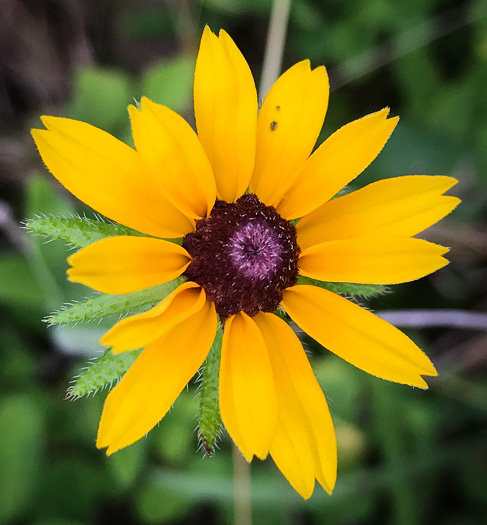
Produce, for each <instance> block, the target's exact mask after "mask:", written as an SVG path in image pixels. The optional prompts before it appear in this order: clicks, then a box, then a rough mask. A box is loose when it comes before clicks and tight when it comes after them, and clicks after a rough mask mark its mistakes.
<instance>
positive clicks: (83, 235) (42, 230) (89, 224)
mask: <svg viewBox="0 0 487 525" xmlns="http://www.w3.org/2000/svg"><path fill="white" fill-rule="evenodd" d="M25 226H26V228H28V229H29V230H30V231H32V232H34V233H37V234H39V235H42V236H44V237H49V238H51V239H59V240H62V241H65V242H67V243H68V244H70V245H72V246H76V247H77V248H83V247H85V246H88V245H89V244H92V243H94V242H96V241H99V240H101V239H104V238H105V237H114V236H116V235H142V234H140V233H138V232H136V231H135V230H131V229H130V228H126V227H125V226H122V225H120V224H115V223H111V222H103V221H99V220H93V219H86V218H75V217H73V218H62V217H37V218H35V219H30V220H27V221H26V222H25Z"/></svg>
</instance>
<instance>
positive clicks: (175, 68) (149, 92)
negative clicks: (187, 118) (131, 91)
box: [140, 56, 194, 112]
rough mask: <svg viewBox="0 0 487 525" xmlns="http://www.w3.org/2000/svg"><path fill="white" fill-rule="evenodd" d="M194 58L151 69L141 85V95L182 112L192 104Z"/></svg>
mask: <svg viewBox="0 0 487 525" xmlns="http://www.w3.org/2000/svg"><path fill="white" fill-rule="evenodd" d="M193 76H194V58H191V57H186V56H181V57H177V58H173V59H172V60H165V61H164V62H162V63H160V64H156V65H155V66H152V67H151V68H149V69H148V70H147V71H146V72H145V75H144V78H143V80H142V83H141V87H140V90H141V93H142V95H145V96H146V97H148V98H150V99H151V100H153V101H154V102H158V103H159V104H164V105H165V106H168V107H170V108H171V109H173V110H174V111H177V112H182V111H184V110H185V109H187V108H188V106H189V104H190V103H191V99H192V97H191V94H192V90H193Z"/></svg>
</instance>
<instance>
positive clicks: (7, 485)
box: [0, 394, 44, 523]
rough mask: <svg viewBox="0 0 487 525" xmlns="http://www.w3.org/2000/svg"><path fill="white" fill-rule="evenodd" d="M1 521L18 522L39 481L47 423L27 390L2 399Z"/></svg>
mask: <svg viewBox="0 0 487 525" xmlns="http://www.w3.org/2000/svg"><path fill="white" fill-rule="evenodd" d="M0 428H1V429H2V431H1V432H0V450H1V451H2V453H1V454H0V472H1V473H2V474H1V476H0V523H14V522H15V523H17V522H18V519H15V518H18V517H19V516H21V515H22V514H23V512H25V509H26V507H28V504H29V503H30V502H31V499H32V497H33V495H34V491H35V489H36V485H37V483H38V481H39V467H40V463H41V462H42V457H43V454H42V439H43V435H44V423H43V420H42V413H41V411H40V409H39V407H38V406H37V404H36V403H34V402H33V401H32V399H31V398H30V397H28V396H27V395H24V394H20V395H14V396H10V397H6V398H5V399H3V401H2V402H1V403H0Z"/></svg>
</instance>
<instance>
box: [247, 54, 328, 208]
mask: <svg viewBox="0 0 487 525" xmlns="http://www.w3.org/2000/svg"><path fill="white" fill-rule="evenodd" d="M328 92H329V83H328V75H327V73H326V69H325V68H324V67H323V66H320V67H318V68H316V69H314V70H313V71H311V68H310V63H309V60H304V61H302V62H299V63H297V64H295V65H294V66H293V67H291V68H290V69H288V70H287V71H286V72H285V73H284V74H283V75H281V77H280V78H279V79H278V80H277V82H276V83H275V84H274V86H273V87H272V88H271V90H270V91H269V93H268V95H267V96H266V98H265V100H264V103H263V104H262V107H261V108H260V112H259V118H258V120H257V153H256V159H255V170H254V174H253V176H252V180H251V182H250V191H251V192H252V193H256V194H257V196H258V197H259V199H260V200H261V201H262V202H264V203H265V204H267V205H269V206H275V205H277V203H278V202H279V200H280V198H281V197H282V194H283V191H284V190H285V189H286V188H287V186H288V183H289V182H290V181H291V179H292V177H293V176H294V174H295V173H296V172H297V170H298V169H299V168H301V166H302V165H303V163H304V162H305V161H306V159H307V158H308V156H309V154H310V153H311V151H312V150H313V146H314V145H315V142H316V139H317V138H318V135H319V133H320V130H321V127H322V126H323V121H324V119H325V114H326V110H327V107H328Z"/></svg>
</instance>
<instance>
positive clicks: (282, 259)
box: [183, 194, 299, 320]
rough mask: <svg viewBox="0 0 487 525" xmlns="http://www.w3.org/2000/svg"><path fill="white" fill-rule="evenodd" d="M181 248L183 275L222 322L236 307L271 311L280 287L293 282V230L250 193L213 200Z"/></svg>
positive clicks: (295, 266)
mask: <svg viewBox="0 0 487 525" xmlns="http://www.w3.org/2000/svg"><path fill="white" fill-rule="evenodd" d="M183 247H184V248H185V249H186V250H187V251H188V253H189V254H190V255H191V257H192V262H191V264H190V265H189V266H188V268H187V269H186V271H185V272H184V275H185V276H186V277H187V278H188V279H190V280H191V281H195V282H196V283H198V284H199V285H201V286H203V288H204V289H205V292H206V295H207V297H208V299H209V300H211V301H213V302H214V303H215V307H216V310H217V313H218V314H219V315H220V317H221V319H222V320H225V319H226V318H227V317H229V316H230V315H234V314H236V313H238V312H240V311H242V310H243V311H244V312H245V313H246V314H248V315H250V316H253V315H256V314H257V313H258V312H273V311H274V310H275V309H276V308H277V306H278V305H279V303H280V302H281V300H282V291H283V290H284V289H285V288H288V287H289V286H293V285H294V284H296V280H297V276H298V264H297V263H298V255H299V247H298V245H297V242H296V229H295V228H294V226H293V225H292V224H290V223H289V222H288V221H286V220H284V219H283V218H282V217H281V216H280V215H279V214H278V213H277V211H276V210H275V208H273V207H272V206H265V205H264V204H262V203H261V202H260V201H259V199H258V198H257V197H256V196H255V195H253V194H249V195H243V196H242V197H240V198H239V199H238V200H237V201H236V202H234V203H227V202H225V201H216V203H215V206H214V207H213V210H212V211H211V214H210V216H209V217H207V218H206V219H202V220H200V221H197V223H196V231H194V232H192V233H188V234H187V235H186V236H185V237H184V239H183Z"/></svg>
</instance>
